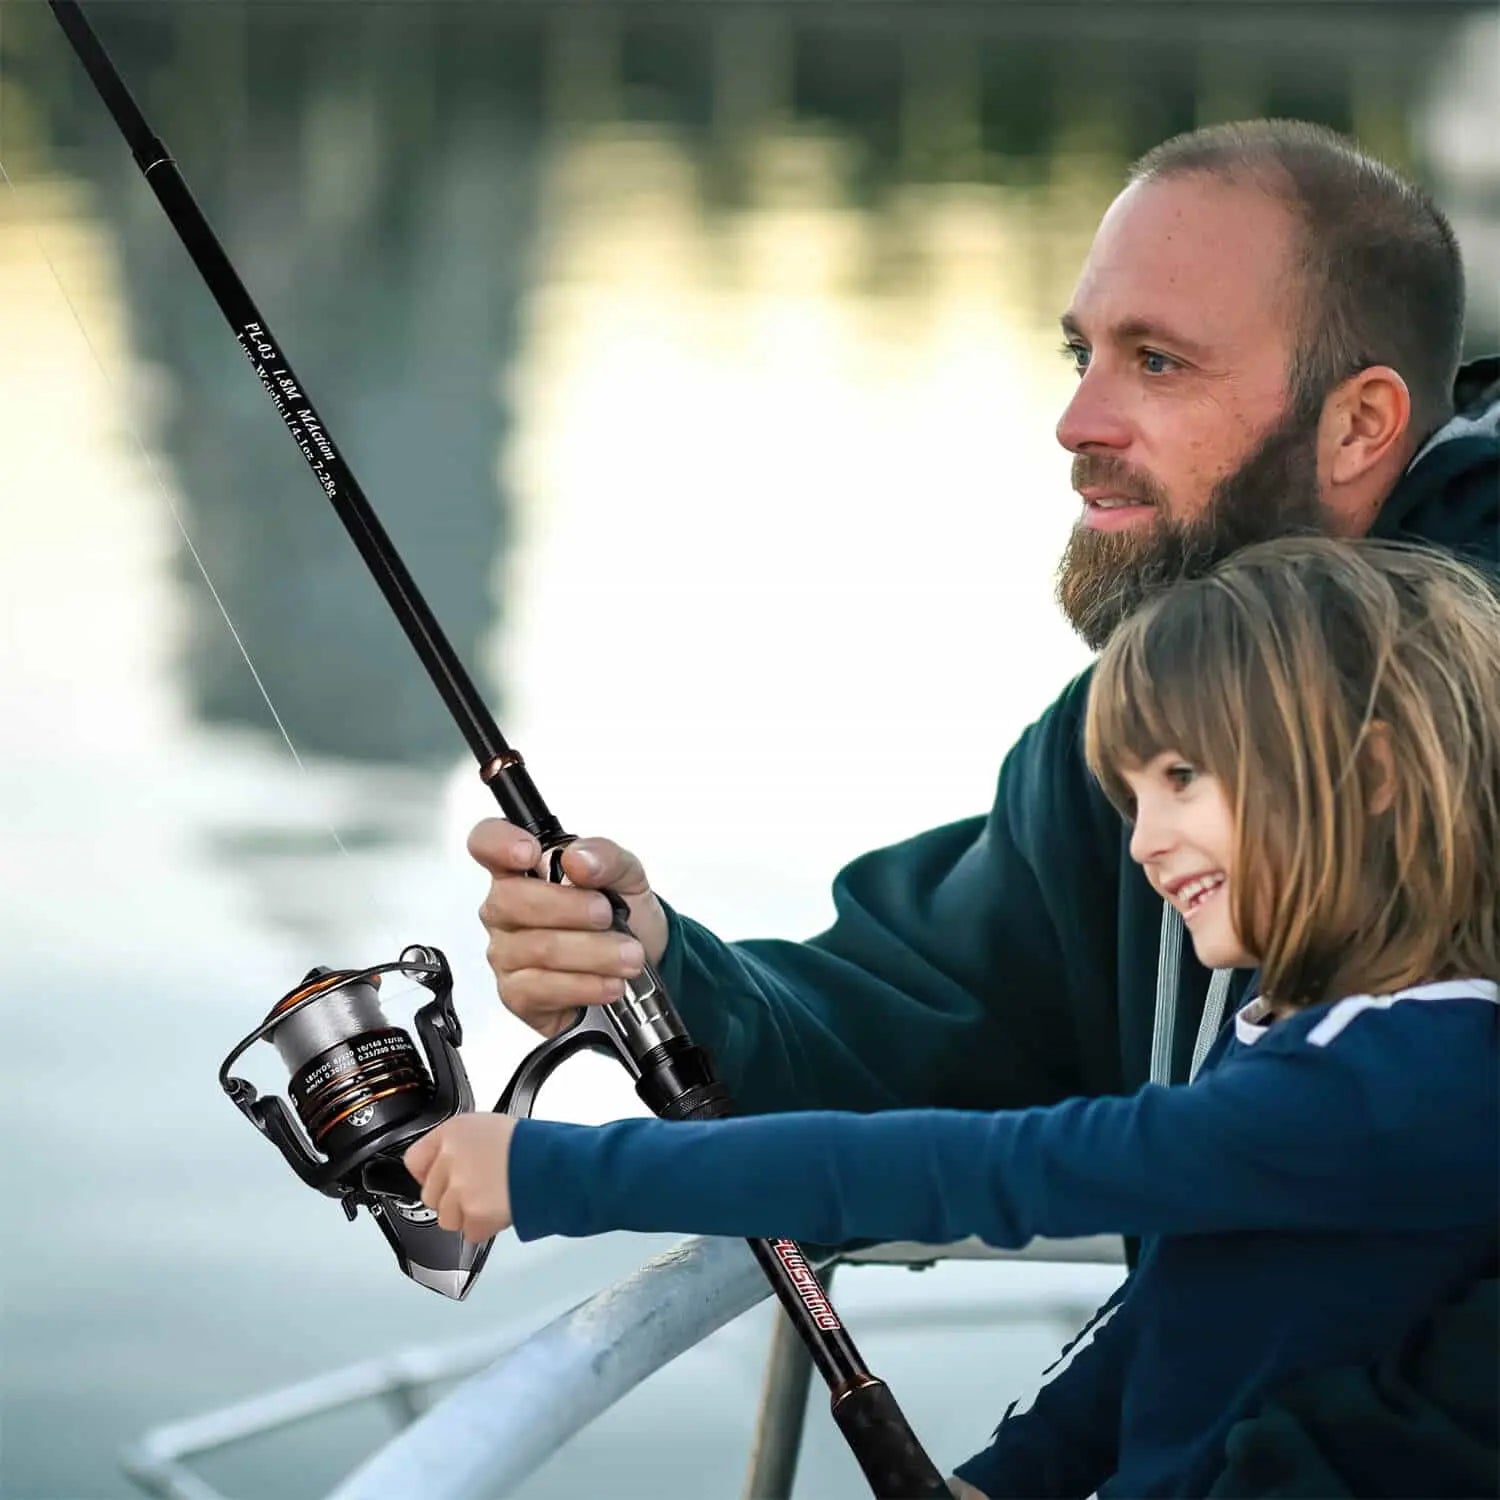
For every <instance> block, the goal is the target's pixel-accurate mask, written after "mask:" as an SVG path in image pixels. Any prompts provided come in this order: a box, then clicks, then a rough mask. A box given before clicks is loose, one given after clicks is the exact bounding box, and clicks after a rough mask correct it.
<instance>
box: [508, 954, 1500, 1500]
mask: <svg viewBox="0 0 1500 1500" xmlns="http://www.w3.org/2000/svg"><path fill="white" fill-rule="evenodd" d="M1497 1002H1500V991H1497V988H1496V986H1495V985H1494V984H1493V983H1491V982H1488V981H1480V980H1461V981H1449V982H1445V983H1440V984H1432V985H1424V986H1421V987H1419V988H1417V989H1414V990H1410V991H1404V992H1402V993H1401V994H1400V995H1396V996H1385V997H1380V998H1373V997H1369V996H1358V997H1351V998H1348V999H1344V1000H1340V1001H1336V1002H1332V1003H1330V1004H1327V1005H1321V1006H1316V1007H1313V1008H1310V1009H1308V1010H1306V1011H1302V1012H1299V1013H1297V1014H1295V1015H1293V1016H1291V1017H1289V1018H1287V1019H1285V1020H1282V1021H1279V1022H1275V1023H1274V1024H1272V1023H1271V1020H1270V1018H1269V1017H1268V1016H1266V1015H1265V1013H1264V1010H1263V1007H1261V1005H1260V1003H1259V1002H1252V1003H1251V1005H1249V1006H1247V1007H1246V1008H1245V1009H1244V1010H1242V1011H1241V1012H1240V1013H1239V1015H1238V1016H1236V1018H1235V1023H1234V1027H1233V1029H1232V1034H1231V1033H1228V1032H1226V1035H1225V1037H1224V1038H1221V1040H1220V1043H1219V1045H1218V1046H1217V1048H1216V1049H1215V1051H1214V1053H1213V1054H1211V1056H1210V1058H1209V1060H1208V1062H1207V1064H1206V1065H1205V1067H1204V1069H1203V1071H1202V1073H1200V1075H1199V1077H1198V1080H1197V1081H1196V1082H1195V1083H1194V1084H1192V1085H1191V1086H1188V1087H1178V1088H1162V1087H1159V1086H1154V1085H1153V1086H1148V1087H1146V1088H1144V1089H1142V1090H1141V1091H1140V1092H1139V1093H1136V1094H1134V1095H1131V1096H1129V1097H1123V1098H1100V1099H1074V1100H1068V1101H1066V1102H1064V1103H1062V1104H1059V1105H1055V1106H1053V1107H1050V1108H1044V1109H1029V1110H1016V1111H1006V1112H1002V1113H999V1114H980V1113H971V1112H959V1111H941V1110H903V1111H890V1112H887V1113H882V1114H874V1115H856V1114H843V1113H816V1114H786V1115H773V1116H764V1117H755V1118H750V1119H738V1120H727V1121H719V1122H713V1123H701V1124H698V1123H667V1122H663V1121H656V1120H630V1121H622V1122H620V1123H618V1124H615V1125H610V1126H605V1127H603V1128H590V1127H582V1126H572V1125H559V1124H554V1123H550V1122H542V1121H523V1122H521V1123H520V1124H519V1125H518V1126H517V1128H516V1132H515V1137H514V1140H513V1142H512V1146H511V1154H510V1190H511V1203H512V1210H513V1214H514V1218H515V1223H516V1230H517V1233H518V1234H519V1235H520V1236H521V1237H522V1238H523V1239H533V1238H538V1237H540V1236H542V1235H546V1234H566V1235H582V1234H595V1233H599V1232H602V1231H604V1230H611V1229H632V1230H640V1231H664V1230H676V1231H681V1232H689V1233H698V1234H721V1235H734V1236H752V1237H761V1236H764V1237H775V1236H787V1237H791V1238H795V1239H804V1240H810V1241H814V1242H818V1243H822V1244H839V1243H842V1242H844V1241H847V1240H852V1239H905V1240H920V1241H926V1242H929V1243H943V1242H946V1241H949V1240H955V1239H960V1238H963V1237H964V1236H966V1235H970V1234H977V1235H978V1236H979V1237H980V1238H982V1239H984V1240H986V1241H987V1242H989V1243H990V1244H993V1245H997V1246H1002V1247H1012V1248H1014V1247H1019V1246H1021V1245H1023V1244H1025V1243H1026V1242H1027V1241H1028V1240H1030V1239H1031V1238H1033V1237H1034V1236H1036V1235H1051V1236H1054V1237H1058V1236H1069V1235H1082V1234H1096V1233H1108V1232H1118V1233H1124V1234H1137V1235H1142V1236H1145V1237H1147V1240H1148V1243H1147V1246H1146V1249H1145V1252H1144V1254H1143V1256H1142V1259H1141V1262H1140V1264H1139V1265H1138V1267H1137V1269H1136V1271H1135V1273H1134V1274H1133V1275H1132V1276H1131V1278H1130V1280H1129V1282H1128V1283H1127V1285H1126V1287H1125V1288H1124V1289H1123V1291H1122V1293H1121V1294H1119V1295H1118V1296H1117V1297H1116V1299H1114V1300H1113V1301H1112V1302H1111V1303H1110V1304H1108V1305H1107V1306H1106V1307H1105V1308H1104V1309H1102V1310H1101V1313H1100V1314H1099V1315H1098V1316H1097V1317H1096V1319H1095V1320H1094V1321H1093V1323H1091V1325H1090V1327H1089V1329H1088V1330H1086V1331H1085V1334H1084V1335H1083V1336H1082V1337H1081V1338H1080V1340H1079V1341H1078V1342H1077V1344H1076V1345H1075V1346H1074V1347H1073V1348H1072V1349H1070V1351H1068V1353H1067V1354H1065V1356H1064V1359H1063V1360H1062V1361H1060V1362H1059V1366H1058V1367H1057V1368H1056V1370H1055V1372H1054V1375H1053V1378H1051V1379H1050V1380H1049V1381H1048V1382H1047V1383H1046V1384H1045V1385H1044V1386H1043V1387H1042V1388H1041V1390H1040V1391H1039V1393H1038V1394H1037V1396H1036V1397H1035V1398H1034V1399H1033V1400H1031V1401H1029V1402H1027V1403H1020V1404H1017V1405H1015V1406H1014V1407H1013V1409H1012V1410H1011V1411H1010V1412H1009V1413H1008V1414H1007V1416H1006V1418H1005V1419H1004V1420H1003V1421H1002V1422H1001V1424H1000V1426H999V1428H998V1429H997V1431H996V1434H995V1440H994V1442H993V1443H992V1444H991V1446H990V1447H989V1448H987V1449H986V1450H985V1451H984V1452H982V1453H980V1454H978V1455H976V1456H975V1457H974V1458H972V1459H970V1460H969V1461H968V1462H967V1463H965V1464H963V1465H961V1466H960V1467H959V1469H958V1472H959V1474H960V1475H961V1476H962V1477H963V1478H965V1479H967V1480H968V1481H969V1482H970V1483H971V1484H974V1485H975V1486H976V1487H978V1488H979V1489H981V1490H983V1491H984V1492H985V1493H986V1494H989V1495H991V1496H995V1497H997V1500H998V1497H1002V1496H1018V1497H1019V1496H1075V1495H1076V1496H1080V1497H1081V1496H1087V1495H1090V1494H1091V1493H1093V1492H1094V1491H1095V1490H1096V1489H1097V1490H1098V1491H1099V1493H1100V1494H1101V1495H1121V1496H1124V1495H1130V1496H1146V1495H1187V1494H1193V1493H1198V1494H1201V1493H1203V1492H1204V1491H1205V1490H1206V1488H1207V1486H1208V1485H1209V1484H1210V1483H1211V1482H1212V1479H1213V1477H1214V1475H1215V1474H1217V1473H1218V1471H1219V1470H1220V1468H1222V1465H1223V1451H1224V1439H1225V1437H1226V1435H1227V1433H1228V1430H1229V1428H1230V1426H1231V1425H1232V1424H1233V1423H1234V1421H1235V1420H1237V1419H1238V1418H1239V1417H1240V1416H1243V1415H1244V1414H1246V1413H1247V1412H1248V1411H1250V1410H1251V1409H1253V1407H1254V1406H1255V1405H1256V1404H1257V1403H1258V1401H1259V1399H1260V1398H1261V1397H1262V1396H1263V1395H1264V1394H1265V1393H1266V1391H1267V1390H1268V1389H1270V1388H1271V1387H1272V1386H1274V1385H1276V1384H1278V1383H1280V1382H1281V1381H1283V1380H1285V1379H1287V1378H1289V1377H1291V1376H1292V1375H1294V1374H1296V1373H1299V1372H1301V1371H1304V1370H1310V1369H1316V1368H1321V1367H1325V1366H1330V1365H1335V1364H1341V1363H1350V1362H1358V1361H1361V1360H1369V1359H1374V1358H1376V1357H1378V1356H1379V1355H1381V1354H1383V1353H1385V1352H1386V1351H1387V1350H1388V1349H1389V1348H1390V1347H1391V1346H1392V1345H1393V1344H1395V1343H1396V1342H1397V1341H1398V1340H1399V1339H1401V1338H1402V1337H1403V1336H1405V1335H1406V1334H1407V1333H1408V1332H1410V1331H1411V1330H1412V1329H1413V1328H1414V1327H1415V1326H1416V1325H1417V1324H1418V1323H1419V1322H1420V1321H1421V1319H1422V1318H1423V1317H1424V1316H1425V1315H1427V1314H1428V1313H1429V1312H1430V1311H1431V1309H1432V1307H1433V1306H1434V1305H1435V1304H1436V1303H1438V1302H1439V1301H1441V1300H1443V1299H1444V1298H1445V1297H1447V1296H1449V1295H1451V1294H1452V1293H1453V1292H1455V1291H1457V1290H1458V1289H1459V1288H1460V1287H1461V1286H1463V1285H1464V1284H1465V1283H1466V1282H1467V1281H1469V1280H1470V1279H1472V1278H1473V1277H1474V1276H1477V1275H1479V1274H1481V1273H1482V1272H1484V1271H1485V1270H1486V1269H1487V1268H1489V1267H1490V1266H1492V1265H1493V1262H1494V1259H1495V1255H1496V1222H1497V1185H1500V1004H1497Z"/></svg>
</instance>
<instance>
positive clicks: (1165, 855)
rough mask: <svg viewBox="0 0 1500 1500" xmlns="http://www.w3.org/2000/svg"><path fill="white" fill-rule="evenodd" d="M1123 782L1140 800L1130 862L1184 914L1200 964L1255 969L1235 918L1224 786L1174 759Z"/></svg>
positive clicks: (1166, 754)
mask: <svg viewBox="0 0 1500 1500" xmlns="http://www.w3.org/2000/svg"><path fill="white" fill-rule="evenodd" d="M1121 774H1122V775H1123V776H1124V778H1125V782H1126V784H1127V785H1128V786H1129V788H1130V792H1131V796H1132V797H1133V798H1134V799H1135V827H1134V831H1133V832H1132V833H1131V835H1130V857H1131V858H1132V859H1133V860H1135V862H1136V863H1137V864H1138V865H1140V867H1141V868H1142V869H1143V870H1144V871H1145V872H1146V878H1147V879H1148V880H1149V881H1150V882H1151V884H1152V886H1153V887H1154V888H1155V889H1156V890H1157V891H1158V892H1159V893H1160V894H1161V895H1162V896H1164V897H1165V898H1166V899H1167V900H1168V901H1170V902H1171V903H1172V905H1173V906H1175V907H1176V908H1177V910H1178V911H1180V912H1181V913H1182V919H1183V921H1184V922H1186V923H1187V930H1188V932H1189V934H1190V935H1191V936H1192V939H1193V948H1194V950H1195V951H1196V952H1197V954H1198V957H1199V959H1200V960H1201V961H1202V962H1203V963H1205V964H1207V965H1208V967H1209V968H1212V969H1223V968H1236V969H1243V968H1253V967H1254V966H1255V963H1256V960H1255V958H1254V956H1253V955H1251V954H1249V953H1247V952H1246V951H1245V945H1244V944H1243V943H1242V942H1241V941H1240V937H1239V934H1238V933H1237V932H1236V931H1235V928H1234V921H1233V919H1232V918H1231V916H1230V907H1231V902H1230V895H1229V871H1230V869H1231V868H1232V867H1233V864H1234V814H1233V811H1232V809H1231V807H1230V805H1229V798H1228V797H1227V796H1226V795H1225V792H1224V787H1223V784H1222V783H1221V782H1220V781H1219V779H1218V777H1217V776H1212V775H1210V774H1209V773H1208V772H1207V771H1200V770H1199V769H1198V768H1197V767H1196V766H1194V765H1192V764H1191V763H1190V762H1189V761H1187V760H1185V759H1184V758H1183V757H1182V756H1180V755H1178V754H1177V753H1176V752H1175V751H1163V752H1162V753H1161V754H1160V755H1158V756H1156V758H1155V759H1154V760H1151V761H1149V762H1148V763H1147V764H1146V765H1144V766H1140V767H1137V768H1135V769H1130V770H1124V769H1122V772H1121Z"/></svg>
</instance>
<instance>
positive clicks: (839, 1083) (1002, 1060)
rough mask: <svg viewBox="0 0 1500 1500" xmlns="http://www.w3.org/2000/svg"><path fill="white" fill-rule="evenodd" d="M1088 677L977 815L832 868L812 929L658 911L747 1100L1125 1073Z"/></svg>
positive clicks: (884, 1098)
mask: <svg viewBox="0 0 1500 1500" xmlns="http://www.w3.org/2000/svg"><path fill="white" fill-rule="evenodd" d="M1087 693H1088V682H1087V675H1085V676H1084V677H1081V678H1079V679H1078V680H1077V681H1075V682H1074V683H1073V684H1072V685H1071V686H1070V687H1069V688H1068V689H1067V691H1066V692H1064V694H1063V695H1062V696H1061V698H1059V700H1058V701H1057V702H1056V703H1055V704H1054V705H1053V706H1052V707H1051V708H1050V709H1049V710H1048V711H1047V713H1046V714H1044V715H1043V716H1042V718H1041V719H1040V720H1038V722H1037V723H1036V724H1034V725H1032V727H1031V728H1030V729H1029V730H1027V731H1026V733H1025V734H1024V735H1023V736H1022V738H1021V739H1020V741H1018V743H1017V745H1016V746H1015V748H1014V749H1013V750H1012V751H1011V753H1010V754H1009V755H1008V756H1007V757H1006V761H1005V764H1004V766H1003V767H1002V768H1001V772H1000V779H999V783H998V787H997V793H996V799H995V803H994V806H993V808H992V809H991V811H990V813H989V814H988V816H987V817H983V818H973V819H969V820H967V821H964V822H960V823H954V824H951V825H948V826H947V827H943V828H938V829H934V830H931V831H929V832H927V833H924V834H921V835H919V836H917V837H916V838H913V839H911V840H909V841H907V842H905V843H902V844H898V845H895V846H893V847H891V848H887V849H880V850H876V851H874V852H873V853H870V854H866V855H863V856H861V857H860V858H859V859H856V860H855V861H854V862H853V863H852V864H850V865H849V866H847V867H846V868H845V869H844V870H843V871H841V872H840V873H839V875H838V876H837V878H836V879H835V881H834V885H833V901H834V907H835V912H836V919H835V922H834V924H833V926H832V927H831V928H829V930H828V931H826V932H824V933H823V934H821V935H820V936H818V937H816V938H814V939H812V940H811V941H809V942H805V943H795V942H780V941H751V942H740V943H733V944H729V943H725V942H723V941H721V940H720V939H719V938H717V937H716V936H715V935H714V934H713V933H712V932H710V931H708V930H707V929H706V928H704V927H702V926H700V925H699V924H697V923H695V922H693V921H691V920H689V919H687V918H686V917H683V916H681V915H679V914H677V913H675V912H669V931H670V937H669V942H668V947H667V950H666V953H665V954H664V956H663V960H662V964H661V974H662V978H663V980H664V982H665V984H666V987H667V989H668V992H669V993H670V994H671V995H672V997H673V999H674V1001H675V1003H676V1005H677V1007H678V1010H679V1011H680V1012H681V1014H682V1017H683V1019H684V1021H685V1022H686V1024H687V1026H688V1029H689V1031H690V1032H691V1033H692V1035H693V1037H694V1039H695V1040H696V1041H698V1042H699V1043H700V1044H702V1045H703V1046H705V1047H707V1048H708V1050H709V1051H710V1052H711V1053H712V1054H713V1056H714V1059H715V1061H716V1064H717V1066H718V1068H719V1071H720V1073H721V1076H723V1078H724V1079H725V1081H726V1082H727V1083H728V1085H729V1087H730V1090H731V1092H732V1093H733V1094H734V1096H735V1099H736V1101H737V1103H738V1104H739V1106H740V1108H741V1109H743V1110H745V1111H747V1112H749V1113H754V1114H760V1113H765V1112H770V1111H775V1110H786V1109H841V1110H874V1109H892V1108H901V1107H903V1106H907V1107H909V1106H919V1105H920V1106H940V1107H943V1108H995V1107H997V1106H1000V1107H1008V1108H1014V1107H1023V1106H1026V1105H1030V1104H1039V1103H1048V1102H1051V1101H1053V1100H1055V1099H1059V1098H1063V1097H1066V1096H1067V1095H1069V1094H1072V1093H1083V1092H1089V1093H1103V1092H1108V1091H1110V1090H1111V1089H1117V1088H1118V1087H1119V1084H1118V1076H1117V1069H1118V1045H1117V1041H1116V1028H1115V1024H1114V1021H1113V1019H1112V1016H1111V1014H1110V1013H1109V1007H1110V1006H1111V1005H1112V1003H1113V999H1114V993H1115V990H1114V986H1115V941H1116V935H1115V924H1114V923H1113V921H1112V920H1106V921H1104V922H1100V921H1098V920H1097V914H1098V913H1100V912H1107V911H1112V910H1113V907H1114V904H1115V901H1116V899H1117V898H1116V882H1117V878H1118V868H1119V858H1120V849H1119V846H1120V823H1119V819H1118V817H1117V816H1116V815H1115V813H1114V811H1113V809H1112V808H1111V807H1110V806H1109V804H1108V802H1107V801H1106V800H1105V799H1104V798H1103V796H1102V795H1101V794H1100V793H1099V791H1098V788H1097V787H1096V786H1095V784H1094V782H1093V779H1092V777H1090V775H1089V773H1088V769H1087V766H1086V765H1085V763H1084V759H1083V751H1082V737H1081V729H1082V723H1083V713H1084V708H1085V705H1086V702H1087ZM1062 846H1065V847H1066V849H1067V855H1066V857H1064V858H1059V857H1058V854H1059V848H1060V847H1062ZM1065 996H1066V997H1069V998H1068V1001H1064V999H1063V997H1065ZM1089 1003H1093V1004H1094V1005H1096V1006H1097V1008H1098V1010H1099V1015H1098V1017H1097V1018H1090V1019H1089V1020H1088V1021H1087V1022H1080V1021H1079V1020H1078V1018H1077V1015H1076V1014H1075V1012H1076V1011H1078V1010H1079V1009H1080V1007H1082V1006H1085V1005H1087V1004H1089ZM896 1038H899V1043H897V1042H896V1041H895V1039H896Z"/></svg>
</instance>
